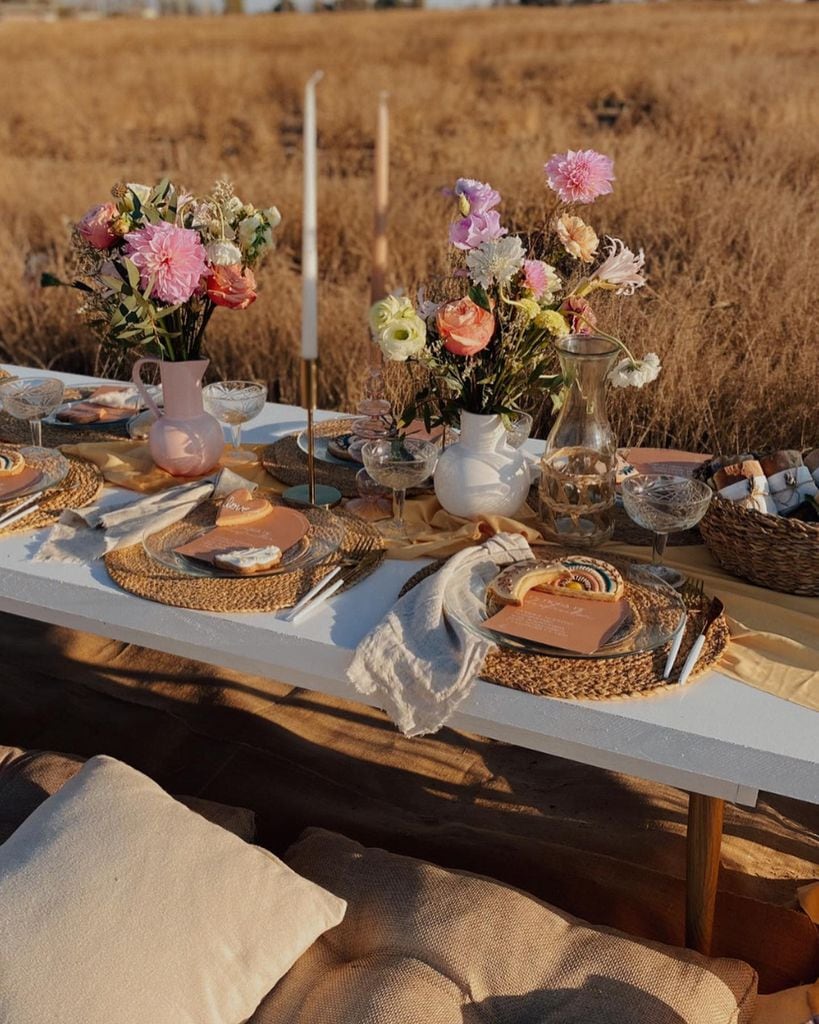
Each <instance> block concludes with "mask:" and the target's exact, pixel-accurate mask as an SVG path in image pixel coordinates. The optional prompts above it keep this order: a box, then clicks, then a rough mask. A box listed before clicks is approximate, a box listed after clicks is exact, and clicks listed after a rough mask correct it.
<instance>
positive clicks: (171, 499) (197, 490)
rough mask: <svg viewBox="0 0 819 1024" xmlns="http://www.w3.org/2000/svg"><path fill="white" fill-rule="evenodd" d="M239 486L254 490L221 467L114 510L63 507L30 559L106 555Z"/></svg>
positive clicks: (81, 561)
mask: <svg viewBox="0 0 819 1024" xmlns="http://www.w3.org/2000/svg"><path fill="white" fill-rule="evenodd" d="M239 487H245V488H247V489H248V490H250V491H253V490H255V489H256V484H254V483H251V482H250V481H248V480H245V479H244V478H243V477H240V476H237V475H236V473H233V472H232V471H231V470H229V469H223V470H221V471H220V472H219V473H218V474H213V475H212V476H208V477H203V478H202V479H201V480H197V481H196V483H189V484H182V485H180V486H179V487H172V488H171V489H170V490H168V491H161V492H160V493H159V494H151V495H149V496H148V497H147V498H140V499H139V500H138V501H132V502H130V503H129V504H127V505H122V506H120V507H118V508H114V509H110V508H108V509H103V508H101V507H100V505H99V504H98V503H95V504H93V505H87V506H86V507H85V508H80V509H67V510H66V511H65V512H63V513H62V515H61V516H60V518H59V520H58V521H57V522H56V523H55V524H54V526H53V527H52V528H51V531H50V533H49V534H48V536H47V537H46V539H45V540H44V541H43V543H42V545H41V546H40V549H39V551H37V553H36V554H35V556H34V560H35V561H36V562H73V563H75V564H86V563H88V562H93V561H94V560H95V559H97V558H102V556H103V555H106V554H108V552H109V551H114V550H115V549H116V548H125V547H129V546H130V545H131V544H138V543H140V542H141V541H142V540H143V539H144V538H145V537H146V536H148V535H149V534H151V533H157V532H158V531H159V530H161V529H163V528H164V527H166V526H170V524H171V523H176V522H178V521H179V520H180V519H184V518H185V516H186V515H187V514H188V513H189V512H191V511H192V510H193V509H195V508H196V506H197V505H199V504H200V503H201V502H203V501H205V499H207V498H210V497H211V496H213V497H216V498H219V497H222V495H225V494H230V492H231V491H235V490H237V488H239Z"/></svg>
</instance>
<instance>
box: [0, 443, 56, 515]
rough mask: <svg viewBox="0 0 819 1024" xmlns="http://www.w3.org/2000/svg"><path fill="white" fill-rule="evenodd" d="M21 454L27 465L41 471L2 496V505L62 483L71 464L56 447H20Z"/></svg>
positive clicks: (0, 501)
mask: <svg viewBox="0 0 819 1024" xmlns="http://www.w3.org/2000/svg"><path fill="white" fill-rule="evenodd" d="M19 451H20V454H21V455H22V456H23V458H24V459H25V460H26V466H30V467H31V468H32V469H36V470H38V471H39V473H40V475H39V476H38V477H37V478H36V479H35V480H32V481H31V483H29V484H26V485H25V486H24V487H21V488H20V489H19V490H17V491H14V492H13V493H7V494H4V495H3V496H2V497H0V507H2V506H3V505H8V504H10V503H12V502H15V501H19V500H20V498H27V497H29V496H30V495H32V494H41V493H42V492H43V491H48V490H50V489H51V488H52V487H56V486H57V485H58V484H61V483H62V482H63V480H65V478H66V476H67V475H68V470H69V469H70V465H69V462H68V459H67V458H66V457H65V456H64V455H61V454H60V452H58V451H57V450H56V449H54V448H34V447H33V446H32V447H28V448H20V449H19Z"/></svg>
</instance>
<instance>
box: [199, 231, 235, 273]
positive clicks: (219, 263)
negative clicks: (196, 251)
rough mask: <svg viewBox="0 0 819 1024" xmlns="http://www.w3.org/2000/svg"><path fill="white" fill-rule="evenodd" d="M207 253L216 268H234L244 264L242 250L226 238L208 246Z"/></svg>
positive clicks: (206, 247)
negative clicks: (238, 264)
mask: <svg viewBox="0 0 819 1024" xmlns="http://www.w3.org/2000/svg"><path fill="white" fill-rule="evenodd" d="M205 251H206V252H207V254H208V259H209V260H210V262H211V263H212V264H213V265H214V266H215V267H232V266H235V265H236V264H237V263H241V262H242V250H241V249H240V248H239V246H238V245H235V244H234V243H233V242H229V241H228V240H227V239H226V238H220V239H218V240H217V241H215V242H211V243H210V244H209V245H206V246H205Z"/></svg>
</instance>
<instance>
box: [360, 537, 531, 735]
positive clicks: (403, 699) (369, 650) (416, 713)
mask: <svg viewBox="0 0 819 1024" xmlns="http://www.w3.org/2000/svg"><path fill="white" fill-rule="evenodd" d="M531 558H534V555H533V554H532V549H531V548H530V547H529V544H528V543H527V541H526V540H525V539H524V538H523V537H521V536H520V535H519V534H517V533H498V534H496V535H495V536H494V537H491V538H490V539H489V540H487V541H485V542H484V543H483V544H481V545H479V546H478V547H474V548H467V549H466V550H464V551H459V552H458V554H456V555H453V556H452V558H450V559H449V561H448V562H447V563H446V565H443V566H442V567H441V568H440V569H439V570H438V571H437V572H436V573H433V575H432V576H430V577H429V578H428V579H425V580H423V581H422V582H421V583H419V584H418V585H417V586H416V587H414V588H413V589H412V590H411V591H410V592H409V593H408V594H405V595H404V597H402V598H400V599H399V600H398V601H397V602H396V604H395V606H394V607H393V608H392V609H391V610H390V611H389V612H388V613H387V615H386V617H385V618H384V619H382V620H381V622H380V623H379V624H378V625H377V626H376V627H375V629H374V630H373V631H372V632H371V633H369V634H368V635H367V636H366V637H364V639H363V640H362V641H361V643H360V644H359V645H358V648H357V649H356V652H355V655H354V657H353V662H352V664H351V665H350V667H349V669H348V670H347V678H348V679H349V680H350V682H351V683H352V684H353V686H354V687H355V688H356V690H357V691H358V692H359V693H362V694H369V695H375V696H377V697H378V700H379V703H381V705H382V707H383V708H384V710H385V711H386V712H387V714H388V715H389V716H390V718H392V720H393V721H394V722H395V724H396V725H397V726H398V728H399V729H400V730H401V732H402V733H403V734H404V735H405V736H423V735H426V734H427V733H432V732H437V730H438V729H440V728H441V726H442V725H444V723H445V722H446V721H447V720H448V719H449V718H450V716H451V715H452V714H453V712H454V711H455V709H456V708H457V707H458V705H459V704H461V702H462V701H463V700H464V699H465V698H466V697H467V696H468V694H469V691H470V690H471V688H472V684H473V683H474V681H475V678H476V677H477V675H478V674H479V672H480V671H481V668H482V667H483V662H484V659H485V658H486V655H487V654H488V653H489V651H490V650H491V649H492V648H493V647H494V646H495V645H494V644H493V643H492V642H491V641H490V640H486V639H484V638H482V637H480V636H477V635H476V634H474V633H471V632H469V631H468V630H467V629H466V628H465V627H464V626H461V625H460V624H459V623H457V622H454V621H452V620H450V619H448V618H447V617H446V615H445V613H444V591H445V590H446V587H447V583H448V581H449V580H450V579H452V577H453V576H454V575H455V574H456V573H461V572H470V571H472V572H480V573H481V574H483V573H485V574H486V580H487V582H488V581H489V580H490V579H491V578H492V577H493V576H494V575H495V572H496V569H497V567H498V566H502V565H509V564H510V563H511V562H520V561H523V560H526V559H531ZM476 600H477V599H476Z"/></svg>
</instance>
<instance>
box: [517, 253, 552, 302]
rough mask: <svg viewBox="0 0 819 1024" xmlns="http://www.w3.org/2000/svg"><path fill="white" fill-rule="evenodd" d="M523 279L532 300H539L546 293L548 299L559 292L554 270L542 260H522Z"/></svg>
mask: <svg viewBox="0 0 819 1024" xmlns="http://www.w3.org/2000/svg"><path fill="white" fill-rule="evenodd" d="M523 279H524V282H525V284H526V287H527V288H528V289H529V291H530V292H531V293H532V298H535V299H539V298H541V297H542V296H543V295H544V294H546V293H547V292H548V294H549V297H550V298H551V296H552V295H553V294H554V293H555V292H556V291H559V290H560V280H559V278H558V276H557V274H556V273H555V268H554V267H550V266H549V264H548V263H544V262H543V260H524V261H523Z"/></svg>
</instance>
